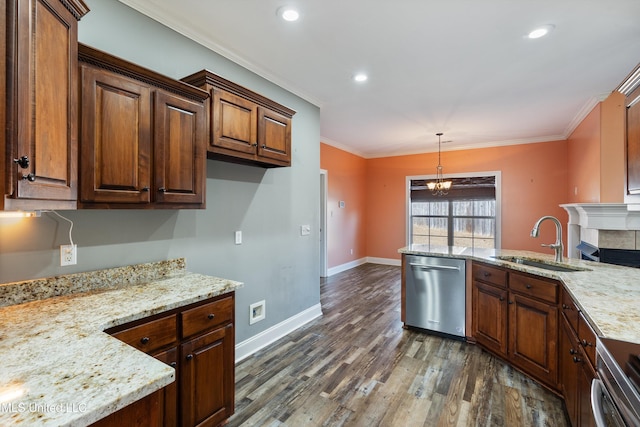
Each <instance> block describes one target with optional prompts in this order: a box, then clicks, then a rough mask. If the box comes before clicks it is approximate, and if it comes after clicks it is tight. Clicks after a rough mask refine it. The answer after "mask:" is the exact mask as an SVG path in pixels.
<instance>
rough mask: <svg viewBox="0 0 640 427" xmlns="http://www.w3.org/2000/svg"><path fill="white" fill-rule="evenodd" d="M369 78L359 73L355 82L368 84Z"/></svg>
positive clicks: (355, 76)
mask: <svg viewBox="0 0 640 427" xmlns="http://www.w3.org/2000/svg"><path fill="white" fill-rule="evenodd" d="M368 78H369V77H368V76H367V75H366V74H365V73H358V74H356V75H354V76H353V80H355V81H357V82H358V83H362V82H366V81H367V79H368Z"/></svg>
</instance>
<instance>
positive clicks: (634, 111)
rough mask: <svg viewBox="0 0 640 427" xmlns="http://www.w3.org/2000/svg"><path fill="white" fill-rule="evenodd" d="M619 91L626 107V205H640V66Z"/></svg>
mask: <svg viewBox="0 0 640 427" xmlns="http://www.w3.org/2000/svg"><path fill="white" fill-rule="evenodd" d="M618 90H619V91H620V92H621V93H622V94H624V95H625V107H626V132H625V134H626V135H625V137H626V172H627V176H626V180H625V187H626V188H625V203H640V64H639V65H638V66H637V67H636V68H635V70H633V72H632V73H631V74H629V76H628V77H627V79H625V81H624V82H623V83H622V84H621V85H620V87H619V88H618Z"/></svg>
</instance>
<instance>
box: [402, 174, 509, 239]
mask: <svg viewBox="0 0 640 427" xmlns="http://www.w3.org/2000/svg"><path fill="white" fill-rule="evenodd" d="M447 179H451V180H452V181H453V185H452V188H451V190H450V191H449V193H448V194H447V195H445V196H434V195H433V194H432V193H431V191H429V190H428V189H427V185H426V183H427V182H428V181H429V179H425V178H422V179H410V180H409V185H410V188H409V197H410V198H409V216H410V218H409V237H410V242H409V243H411V244H425V245H431V246H460V247H470V248H489V249H495V248H497V247H498V243H497V242H498V234H499V233H498V232H497V229H498V227H497V216H496V212H497V211H498V209H497V201H496V175H490V176H477V177H461V178H450V177H449V178H447Z"/></svg>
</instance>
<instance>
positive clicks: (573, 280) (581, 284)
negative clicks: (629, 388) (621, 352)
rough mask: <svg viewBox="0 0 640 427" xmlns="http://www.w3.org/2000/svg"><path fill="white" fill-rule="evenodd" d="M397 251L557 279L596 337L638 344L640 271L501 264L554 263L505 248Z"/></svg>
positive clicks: (579, 263)
mask: <svg viewBox="0 0 640 427" xmlns="http://www.w3.org/2000/svg"><path fill="white" fill-rule="evenodd" d="M398 252H399V253H401V254H412V255H424V256H440V257H451V258H460V259H468V260H472V261H480V262H483V263H485V264H492V265H496V266H499V267H505V268H509V269H512V270H516V271H521V272H524V273H529V274H533V275H536V276H542V277H547V278H550V279H556V280H560V281H561V282H562V283H563V284H564V285H565V287H566V289H567V291H568V292H569V293H570V294H571V296H572V297H573V299H574V300H575V302H576V304H577V305H578V307H579V308H580V309H581V310H582V313H583V314H584V315H585V317H586V318H587V320H588V321H589V323H590V324H591V326H592V327H593V328H594V330H595V331H596V333H597V334H598V335H599V336H601V337H605V338H612V339H617V340H621V341H629V342H633V343H640V269H637V268H630V267H621V266H617V265H612V264H605V263H598V262H593V261H583V260H578V259H565V261H564V264H567V265H569V266H574V267H577V268H583V269H584V270H579V271H570V272H562V271H550V270H546V269H542V268H537V267H532V266H528V265H524V264H516V263H513V262H509V261H504V260H501V259H499V258H497V257H523V258H535V259H543V260H545V261H548V262H550V263H553V255H551V254H543V253H538V252H531V251H518V250H506V249H505V250H496V249H477V248H476V249H473V248H465V247H455V246H454V247H445V246H429V245H419V244H416V245H411V246H407V247H404V248H401V249H399V250H398Z"/></svg>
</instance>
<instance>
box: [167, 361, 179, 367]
mask: <svg viewBox="0 0 640 427" xmlns="http://www.w3.org/2000/svg"><path fill="white" fill-rule="evenodd" d="M169 366H171V367H172V368H175V367H176V366H178V363H177V362H171V363H169Z"/></svg>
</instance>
